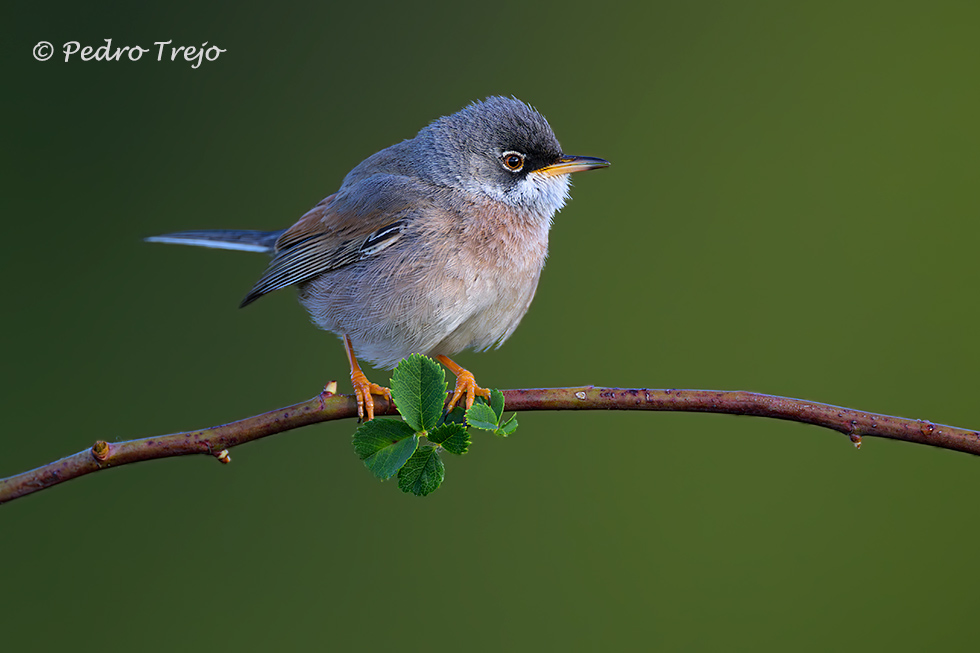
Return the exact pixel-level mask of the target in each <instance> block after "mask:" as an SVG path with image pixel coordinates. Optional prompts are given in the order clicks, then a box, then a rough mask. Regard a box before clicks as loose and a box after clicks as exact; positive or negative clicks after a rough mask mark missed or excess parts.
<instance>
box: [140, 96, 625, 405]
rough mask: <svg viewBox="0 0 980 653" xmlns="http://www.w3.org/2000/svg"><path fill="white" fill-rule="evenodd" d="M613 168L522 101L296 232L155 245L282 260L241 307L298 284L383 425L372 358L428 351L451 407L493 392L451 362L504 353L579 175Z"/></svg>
mask: <svg viewBox="0 0 980 653" xmlns="http://www.w3.org/2000/svg"><path fill="white" fill-rule="evenodd" d="M608 165H610V164H609V161H606V160H605V159H600V158H596V157H588V156H574V155H568V154H565V153H564V152H563V150H562V148H561V146H560V145H559V143H558V139H557V138H556V137H555V134H554V132H553V131H552V129H551V126H550V125H549V124H548V121H547V120H546V119H545V117H544V116H543V115H542V114H541V113H539V112H538V111H537V110H536V109H534V108H533V107H532V106H530V105H529V104H526V103H524V102H522V101H520V100H518V99H517V98H514V97H503V96H491V97H488V98H486V99H484V100H477V101H474V102H472V103H470V104H469V105H467V106H465V107H464V108H462V109H461V110H459V111H457V112H456V113H453V114H451V115H447V116H443V117H441V118H437V119H436V120H434V121H432V122H431V123H429V124H428V125H427V126H425V127H423V128H422V129H421V130H420V131H419V132H418V134H416V135H415V137H413V138H410V139H407V140H404V141H402V142H400V143H396V144H394V145H392V146H390V147H387V148H385V149H383V150H381V151H379V152H377V153H375V154H373V155H371V156H369V157H368V158H367V159H365V160H364V161H362V162H361V163H360V164H358V165H357V166H355V167H354V168H353V169H352V170H351V171H350V172H349V173H348V174H347V175H346V177H345V178H344V180H343V182H342V183H341V185H340V188H339V189H338V190H337V191H336V192H335V193H333V194H332V195H330V196H328V197H326V198H325V199H323V200H322V201H320V202H319V203H318V204H317V205H316V206H314V207H313V208H312V209H310V210H309V211H308V212H307V213H306V214H305V215H303V216H302V217H300V218H299V220H298V221H297V222H296V223H295V224H294V225H293V226H291V227H289V228H288V229H284V230H278V231H253V230H229V229H221V230H199V231H183V232H176V233H169V234H164V235H160V236H152V237H149V238H146V240H147V241H150V242H156V243H169V244H182V245H194V246H202V247H210V248H217V249H232V250H242V251H250V252H262V253H266V254H270V255H271V256H272V261H271V262H270V263H269V266H268V268H267V269H266V271H265V273H264V274H263V275H262V276H261V278H260V279H259V280H258V282H256V284H255V285H254V287H253V288H252V290H251V291H250V292H249V293H248V294H247V295H246V296H245V298H244V299H243V300H242V302H241V306H242V307H244V306H247V305H249V304H251V303H252V302H254V301H255V300H257V299H259V298H260V297H262V296H264V295H266V294H268V293H270V292H273V291H275V290H279V289H281V288H285V287H287V286H297V287H298V291H299V292H298V294H299V301H300V303H301V304H302V305H303V307H305V308H306V310H307V311H308V312H309V314H310V318H311V320H312V321H313V323H314V324H316V326H318V327H320V328H321V329H324V330H325V331H329V332H332V333H334V334H336V335H337V336H338V337H340V338H341V339H342V340H343V342H344V348H345V351H346V353H347V359H348V362H349V364H350V369H351V373H350V377H351V384H352V385H353V387H354V393H355V397H356V401H357V413H358V418H359V419H361V420H364V418H365V417H366V419H367V420H371V419H373V418H374V396H383V397H385V398H386V399H387V400H388V401H389V402H390V401H391V392H390V390H389V389H388V388H386V387H384V386H381V385H378V384H375V383H371V382H370V381H368V379H367V376H366V375H365V373H364V372H363V371H362V370H361V367H360V365H359V363H358V359H361V360H367V361H369V362H370V363H371V364H372V365H374V366H375V367H377V368H381V369H392V368H393V367H395V366H396V365H397V364H398V363H399V362H400V361H401V360H402V359H404V358H406V357H407V356H409V355H411V354H415V353H419V354H423V355H427V356H430V357H433V358H435V359H436V360H438V361H439V362H441V363H442V364H443V365H444V366H445V367H446V368H447V369H449V371H451V372H452V373H453V374H454V375H455V376H456V385H455V388H454V390H453V395H452V397H451V399H450V400H449V404H448V408H447V410H452V408H453V407H454V406H456V405H457V403H458V402H459V400H460V399H461V398H462V399H464V404H465V406H466V408H467V409H469V408H470V407H471V406H472V405H473V402H474V400H475V398H476V397H477V396H481V397H489V394H490V393H489V390H488V389H486V388H482V387H480V386H479V385H477V383H476V380H475V377H474V375H473V374H472V373H471V372H470V371H469V370H466V369H464V368H463V367H461V366H460V365H458V364H456V363H455V362H453V361H452V359H450V358H449V357H450V356H454V355H455V354H457V353H459V352H461V351H463V350H467V349H473V350H477V351H485V350H487V349H489V348H491V347H494V346H498V347H499V346H500V345H501V344H502V343H503V342H504V341H505V340H507V338H508V337H509V336H510V335H511V334H512V333H513V332H514V330H515V329H516V328H517V325H518V323H519V322H520V321H521V318H522V317H524V314H525V313H526V312H527V310H528V307H529V306H530V304H531V300H532V299H533V297H534V294H535V290H536V289H537V286H538V280H539V278H540V276H541V271H542V268H543V266H544V263H545V258H546V256H547V254H548V234H549V231H550V229H551V226H552V220H553V218H554V216H555V214H556V213H557V212H558V211H560V210H561V209H562V208H563V207H564V206H565V203H566V202H567V201H568V199H569V187H570V179H569V175H570V174H572V173H575V172H581V171H586V170H594V169H598V168H604V167H606V166H608Z"/></svg>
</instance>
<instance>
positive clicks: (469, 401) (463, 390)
mask: <svg viewBox="0 0 980 653" xmlns="http://www.w3.org/2000/svg"><path fill="white" fill-rule="evenodd" d="M436 358H437V359H438V360H439V362H440V363H442V364H443V365H445V366H446V367H448V368H449V371H450V372H452V373H453V374H455V375H456V389H455V390H453V398H452V399H450V400H449V406H448V407H447V408H446V410H452V409H453V408H455V407H456V402H458V401H459V398H460V397H462V396H463V395H464V394H465V395H466V410H469V409H470V408H471V407H472V406H473V402H474V401H475V400H476V397H477V395H479V396H481V397H486V398H487V399H489V398H490V391H489V390H487V389H486V388H481V387H480V386H478V385H477V384H476V378H474V376H473V373H472V372H470V371H469V370H466V369H463V368H462V367H460V366H459V365H457V364H456V363H454V362H453V361H451V360H450V359H449V358H447V357H446V356H436Z"/></svg>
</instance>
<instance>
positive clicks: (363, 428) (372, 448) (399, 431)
mask: <svg viewBox="0 0 980 653" xmlns="http://www.w3.org/2000/svg"><path fill="white" fill-rule="evenodd" d="M418 446H419V438H418V436H417V435H416V434H415V429H413V428H412V427H411V426H409V425H408V424H406V423H405V422H400V421H398V420H395V419H380V418H379V419H373V420H371V421H370V422H364V423H363V424H361V425H360V426H359V427H357V430H356V431H354V451H356V452H357V455H358V456H360V458H361V460H363V461H364V464H365V465H367V468H368V469H370V470H371V473H372V474H374V475H375V476H377V477H378V478H380V479H381V480H385V479H389V478H391V477H392V476H394V475H395V473H396V472H397V471H398V470H399V469H401V467H402V465H404V464H405V461H407V460H409V459H410V458H411V456H412V454H413V453H415V450H416V449H417V448H418Z"/></svg>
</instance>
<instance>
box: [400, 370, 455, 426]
mask: <svg viewBox="0 0 980 653" xmlns="http://www.w3.org/2000/svg"><path fill="white" fill-rule="evenodd" d="M391 396H392V398H393V399H394V400H395V406H396V407H397V408H398V412H399V413H401V416H402V417H403V418H405V421H406V422H408V424H409V425H410V426H411V427H412V428H413V429H415V430H416V431H430V430H432V429H434V428H435V427H436V424H438V423H439V419H440V418H441V417H442V407H443V405H444V404H445V403H446V372H445V370H443V369H442V367H440V365H439V364H438V363H436V362H435V361H434V360H432V359H431V358H428V357H426V356H423V355H422V354H412V355H411V356H409V357H408V358H405V359H403V360H402V362H400V363H398V367H396V368H395V372H394V374H392V377H391Z"/></svg>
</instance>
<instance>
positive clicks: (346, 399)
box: [0, 383, 980, 503]
mask: <svg viewBox="0 0 980 653" xmlns="http://www.w3.org/2000/svg"><path fill="white" fill-rule="evenodd" d="M334 390H336V384H335V383H331V384H330V385H329V386H328V387H327V389H324V391H323V392H321V393H320V394H318V395H317V396H315V397H313V398H312V399H310V400H309V401H305V402H303V403H299V404H295V405H293V406H288V407H286V408H280V409H278V410H273V411H269V412H268V413H263V414H261V415H256V416H255V417H249V418H247V419H243V420H240V421H237V422H231V423H230V424H224V425H222V426H215V427H212V428H207V429H202V430H200V431H189V432H186V433H174V434H172V435H162V436H158V437H151V438H143V439H140V440H127V441H124V442H112V443H108V442H104V441H102V440H99V441H98V442H96V443H95V445H93V446H92V448H90V449H86V450H84V451H81V452H79V453H76V454H74V455H72V456H68V457H67V458H62V459H61V460H57V461H55V462H52V463H48V464H47V465H44V466H42V467H38V468H37V469H33V470H31V471H29V472H24V473H22V474H17V475H15V476H11V477H9V478H5V479H0V503H5V502H7V501H10V500H12V499H16V498H18V497H22V496H25V495H27V494H31V493H33V492H37V491H38V490H43V489H45V488H48V487H51V486H53V485H57V484H59V483H63V482H65V481H68V480H71V479H73V478H78V477H79V476H84V475H85V474H89V473H91V472H97V471H99V470H102V469H106V468H108V467H118V466H119V465H126V464H129V463H135V462H139V461H141V460H153V459H155V458H169V457H171V456H184V455H188V454H207V455H211V456H215V457H216V458H218V460H220V461H221V462H224V463H227V462H231V458H230V457H229V456H228V449H230V448H232V447H236V446H238V445H240V444H244V443H246V442H251V441H252V440H258V439H259V438H264V437H266V436H269V435H273V434H275V433H281V432H283V431H289V430H291V429H295V428H299V427H300V426H306V425H308V424H316V423H318V422H326V421H330V420H337V419H347V418H350V417H356V416H357V407H356V404H355V402H354V398H353V396H350V395H335V394H334V393H333V391H334ZM504 397H505V399H506V408H507V410H656V411H680V412H696V413H727V414H729V415H754V416H756V417H770V418H773V419H783V420H788V421H792V422H802V423H804V424H813V425H814V426H822V427H824V428H828V429H832V430H834V431H838V432H840V433H843V434H844V435H847V436H849V437H850V440H851V442H853V443H854V445H855V446H857V447H860V446H861V437H862V436H876V437H881V438H890V439H893V440H905V441H906V442H915V443H918V444H925V445H930V446H933V447H940V448H942V449H952V450H955V451H963V452H965V453H971V454H974V455H980V432H978V431H973V430H968V429H961V428H956V427H953V426H945V425H942V424H933V423H932V422H927V421H924V420H915V419H905V418H901V417H891V416H888V415H878V414H875V413H866V412H863V411H858V410H853V409H851V408H841V407H838V406H831V405H829V404H819V403H815V402H812V401H803V400H801V399H790V398H787V397H775V396H772V395H764V394H758V393H754V392H741V391H736V392H726V391H716V390H648V389H643V388H641V389H624V388H596V387H593V386H587V387H582V388H537V389H529V390H506V391H504ZM375 402H376V403H375V414H376V415H395V414H397V411H396V410H395V407H394V404H391V403H389V402H388V401H386V400H384V399H376V400H375Z"/></svg>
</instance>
